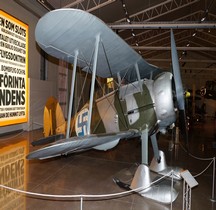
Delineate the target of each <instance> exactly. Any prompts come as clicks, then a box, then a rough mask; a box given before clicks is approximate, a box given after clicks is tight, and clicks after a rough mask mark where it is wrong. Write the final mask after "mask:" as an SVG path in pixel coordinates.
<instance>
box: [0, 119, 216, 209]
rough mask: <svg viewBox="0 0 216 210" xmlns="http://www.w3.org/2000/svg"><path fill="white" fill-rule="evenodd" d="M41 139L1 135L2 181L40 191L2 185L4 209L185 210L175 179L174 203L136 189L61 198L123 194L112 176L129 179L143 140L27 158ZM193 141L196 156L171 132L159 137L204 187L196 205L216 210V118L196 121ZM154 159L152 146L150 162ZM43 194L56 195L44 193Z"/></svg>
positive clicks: (195, 193) (173, 161) (197, 191)
mask: <svg viewBox="0 0 216 210" xmlns="http://www.w3.org/2000/svg"><path fill="white" fill-rule="evenodd" d="M40 137H42V131H41V130H36V131H32V132H20V133H16V134H11V135H7V136H1V137H0V183H1V184H2V185H6V186H10V187H12V188H15V189H20V190H25V191H29V192H33V193H36V194H33V195H25V194H20V193H17V192H13V191H11V190H7V189H3V188H1V189H0V209H1V210H12V209H17V210H72V209H76V210H78V209H83V210H91V209H92V210H120V209H124V210H168V209H171V208H172V209H175V210H182V201H183V196H182V181H179V182H176V183H175V186H177V190H178V191H179V196H178V198H177V200H176V201H175V202H174V203H173V204H172V206H171V205H164V204H160V203H156V202H154V201H152V200H148V199H146V198H144V197H141V196H140V195H138V194H136V193H133V194H129V195H126V196H118V197H114V198H113V197H111V198H110V197H109V198H107V197H106V198H88V199H87V198H85V197H83V200H82V202H80V198H79V197H78V198H58V197H56V195H100V194H112V193H118V192H124V190H123V189H121V188H119V187H118V186H117V185H116V184H115V183H114V182H113V178H114V177H118V178H119V179H121V180H122V181H124V182H127V183H130V181H131V179H132V177H133V174H134V171H135V169H136V167H137V165H136V163H139V162H140V159H141V158H140V156H141V155H140V140H139V139H132V140H127V141H121V142H120V144H119V145H118V146H117V147H116V148H114V149H112V150H110V151H107V152H99V151H95V150H91V151H88V152H83V153H79V154H75V155H68V156H67V157H60V158H53V159H49V160H43V161H36V160H34V161H27V160H26V159H25V156H26V154H28V152H29V151H32V150H34V149H35V148H33V146H31V144H30V143H31V142H32V141H34V140H36V139H38V138H40ZM189 139H190V141H189V144H190V153H191V154H187V153H186V152H185V151H184V149H183V148H182V146H181V145H179V144H172V135H171V134H169V135H166V136H161V137H160V140H159V147H160V149H161V150H163V151H164V152H165V154H166V159H167V164H168V165H170V166H179V167H183V168H184V169H188V170H189V171H190V172H191V174H192V175H194V176H195V177H196V180H197V182H198V183H199V185H198V186H197V187H195V188H194V189H192V203H191V209H192V210H203V209H204V210H213V209H215V210H216V202H212V201H211V199H213V200H214V199H215V195H213V194H212V185H213V179H212V177H213V176H212V174H213V164H210V163H211V161H212V159H211V158H213V157H215V156H216V127H215V120H214V119H210V118H209V119H206V121H205V123H200V124H197V125H195V127H194V128H193V129H191V131H190V136H189ZM151 158H152V148H151V145H150V144H149V160H150V159H151ZM208 158H210V159H208ZM209 164H210V166H209V168H208V169H207V170H206V171H204V172H203V170H204V169H206V167H207V166H208V165H209ZM201 172H203V173H201ZM37 193H38V194H37ZM40 194H50V195H53V196H52V197H43V196H41V195H40Z"/></svg>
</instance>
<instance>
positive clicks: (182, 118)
mask: <svg viewBox="0 0 216 210" xmlns="http://www.w3.org/2000/svg"><path fill="white" fill-rule="evenodd" d="M171 56H172V69H173V77H174V81H175V92H176V98H177V104H178V110H179V127H180V131H181V133H182V135H183V138H184V140H185V144H186V147H188V132H187V123H186V114H185V100H184V91H183V86H182V79H181V74H180V67H179V60H178V54H177V49H176V44H175V38H174V34H173V30H172V29H171Z"/></svg>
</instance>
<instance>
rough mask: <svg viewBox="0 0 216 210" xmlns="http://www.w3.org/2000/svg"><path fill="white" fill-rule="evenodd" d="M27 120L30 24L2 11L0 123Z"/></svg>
mask: <svg viewBox="0 0 216 210" xmlns="http://www.w3.org/2000/svg"><path fill="white" fill-rule="evenodd" d="M27 120H28V25H26V24H25V23H23V22H21V21H20V20H18V19H16V18H15V17H13V16H11V15H9V14H7V13H5V12H4V11H2V10H0V126H5V125H11V124H17V123H23V122H27Z"/></svg>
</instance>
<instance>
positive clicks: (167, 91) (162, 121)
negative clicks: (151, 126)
mask: <svg viewBox="0 0 216 210" xmlns="http://www.w3.org/2000/svg"><path fill="white" fill-rule="evenodd" d="M172 79H173V75H172V74H171V73H170V72H164V73H162V74H160V75H159V76H158V77H157V78H156V80H155V81H154V84H153V93H154V100H155V111H156V115H157V119H158V125H159V130H160V131H161V132H165V131H166V128H167V127H168V126H170V125H173V123H174V122H175V121H176V113H175V107H174V101H173V98H174V97H173V90H172Z"/></svg>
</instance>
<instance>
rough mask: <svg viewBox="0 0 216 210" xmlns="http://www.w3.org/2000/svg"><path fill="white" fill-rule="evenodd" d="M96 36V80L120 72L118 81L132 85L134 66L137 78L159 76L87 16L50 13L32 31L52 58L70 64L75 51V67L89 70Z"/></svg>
mask: <svg viewBox="0 0 216 210" xmlns="http://www.w3.org/2000/svg"><path fill="white" fill-rule="evenodd" d="M98 34H100V37H101V43H100V46H99V52H98V53H99V54H98V61H97V73H96V74H97V75H98V76H100V77H104V78H107V77H116V75H117V73H118V72H120V75H121V76H122V77H123V76H125V75H126V79H127V80H128V81H130V82H132V81H134V80H136V79H137V76H136V74H135V73H134V72H136V71H135V69H134V65H135V64H136V63H137V64H138V67H139V69H140V75H141V78H144V77H148V76H149V75H151V74H154V73H158V72H159V69H158V68H157V67H155V66H153V65H150V64H149V63H147V62H146V61H145V60H144V59H143V58H142V57H141V56H140V55H139V54H138V53H137V52H136V51H134V50H133V49H132V48H131V47H130V46H129V45H128V44H127V43H126V42H125V41H124V40H122V39H121V38H120V37H119V36H118V35H117V34H116V33H114V32H113V31H112V30H111V29H110V28H109V27H108V26H106V25H105V23H104V22H102V21H101V20H100V19H98V18H97V17H95V16H94V15H92V14H90V13H88V12H85V11H82V10H77V9H58V10H54V11H51V12H49V13H47V14H46V15H45V16H43V17H42V18H41V19H40V20H39V21H38V24H37V26H36V30H35V36H36V41H37V43H38V44H39V46H40V47H41V48H42V49H43V50H44V51H45V52H47V53H48V54H50V55H52V56H54V57H56V58H59V59H63V60H66V61H67V62H70V63H72V62H73V60H74V56H75V50H78V51H79V55H78V66H80V67H81V68H84V67H86V66H89V67H90V68H91V61H92V57H93V52H94V47H95V46H94V45H95V38H96V36H97V35H98ZM83 70H86V69H83ZM126 72H128V73H127V74H126Z"/></svg>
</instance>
